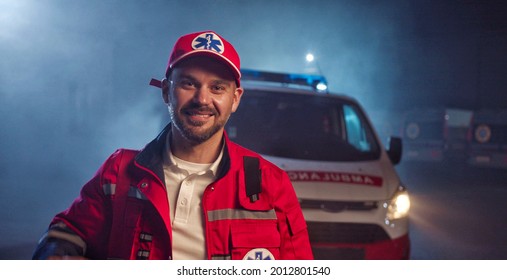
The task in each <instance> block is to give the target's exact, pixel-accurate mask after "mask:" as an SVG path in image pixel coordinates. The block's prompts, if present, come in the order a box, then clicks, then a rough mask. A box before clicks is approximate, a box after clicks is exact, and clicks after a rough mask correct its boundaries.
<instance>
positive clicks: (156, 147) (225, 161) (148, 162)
mask: <svg viewBox="0 0 507 280" xmlns="http://www.w3.org/2000/svg"><path fill="white" fill-rule="evenodd" d="M170 131H171V123H169V124H168V125H166V127H165V128H164V129H163V130H162V132H160V133H159V135H158V136H157V137H156V138H155V139H153V140H152V141H151V142H150V143H148V144H147V145H146V146H145V147H144V148H143V149H142V150H141V151H140V152H139V154H138V155H137V156H136V158H135V161H136V163H137V164H138V165H140V166H141V167H143V168H146V169H148V170H150V171H152V172H153V173H154V174H155V175H156V176H157V177H158V178H159V179H160V181H161V182H162V183H164V182H165V180H164V168H163V162H164V158H163V153H164V152H165V141H166V137H167V134H168V133H170ZM223 139H224V141H225V148H224V154H223V156H222V160H221V161H220V163H219V165H218V172H217V180H218V179H220V178H222V177H224V176H225V175H226V174H227V172H228V171H229V169H230V167H231V159H230V156H229V146H230V143H229V138H228V137H227V134H226V133H225V132H224V137H223Z"/></svg>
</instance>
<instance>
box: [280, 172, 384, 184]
mask: <svg viewBox="0 0 507 280" xmlns="http://www.w3.org/2000/svg"><path fill="white" fill-rule="evenodd" d="M287 174H288V175H289V178H290V180H291V181H292V182H334V183H346V184H358V185H367V186H373V187H381V186H382V177H377V176H371V175H364V174H354V173H343V172H322V171H287Z"/></svg>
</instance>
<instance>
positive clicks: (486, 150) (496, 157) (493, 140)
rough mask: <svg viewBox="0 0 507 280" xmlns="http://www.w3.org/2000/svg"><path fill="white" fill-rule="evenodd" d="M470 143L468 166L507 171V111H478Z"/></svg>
mask: <svg viewBox="0 0 507 280" xmlns="http://www.w3.org/2000/svg"><path fill="white" fill-rule="evenodd" d="M468 141H469V146H468V164H470V165H471V166H474V167H485V168H499V169H507V109H489V110H478V111H476V112H475V113H474V117H473V118H472V122H471V124H470V130H469V135H468Z"/></svg>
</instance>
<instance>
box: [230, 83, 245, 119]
mask: <svg viewBox="0 0 507 280" xmlns="http://www.w3.org/2000/svg"><path fill="white" fill-rule="evenodd" d="M243 93H244V90H243V88H242V87H238V88H236V90H235V91H234V97H233V100H232V112H233V113H234V112H236V110H237V109H238V107H239V103H240V101H241V96H243Z"/></svg>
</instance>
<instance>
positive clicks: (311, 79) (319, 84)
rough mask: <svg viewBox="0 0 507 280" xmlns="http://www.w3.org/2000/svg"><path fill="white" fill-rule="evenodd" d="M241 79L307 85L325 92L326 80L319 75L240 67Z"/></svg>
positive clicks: (286, 84) (287, 84)
mask: <svg viewBox="0 0 507 280" xmlns="http://www.w3.org/2000/svg"><path fill="white" fill-rule="evenodd" d="M241 80H242V81H257V82H271V83H279V84H282V85H285V86H289V85H297V86H302V87H309V88H311V89H312V90H314V91H317V92H327V80H326V78H325V77H324V76H321V75H309V74H291V73H278V72H268V71H259V70H251V69H241Z"/></svg>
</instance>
